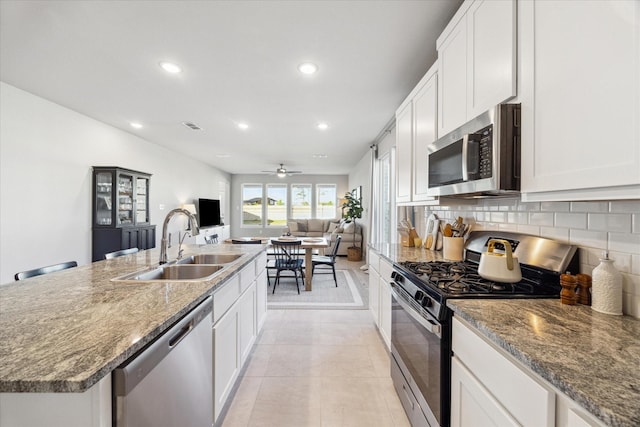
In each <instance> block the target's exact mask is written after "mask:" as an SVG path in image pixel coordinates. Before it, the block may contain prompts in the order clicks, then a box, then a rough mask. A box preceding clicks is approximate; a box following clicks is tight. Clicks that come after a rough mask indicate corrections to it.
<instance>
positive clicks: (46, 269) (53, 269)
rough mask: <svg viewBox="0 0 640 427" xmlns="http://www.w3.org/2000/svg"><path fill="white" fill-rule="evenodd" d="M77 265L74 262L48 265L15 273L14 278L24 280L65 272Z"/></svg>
mask: <svg viewBox="0 0 640 427" xmlns="http://www.w3.org/2000/svg"><path fill="white" fill-rule="evenodd" d="M77 266H78V263H77V262H76V261H67V262H62V263H60V264H54V265H48V266H46V267H40V268H36V269H33V270H27V271H21V272H20V273H16V274H15V276H14V278H15V279H16V280H24V279H28V278H29V277H34V276H40V275H43V274H48V273H53V272H56V271H60V270H66V269H67V268H72V267H77Z"/></svg>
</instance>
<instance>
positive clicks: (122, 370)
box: [113, 297, 213, 396]
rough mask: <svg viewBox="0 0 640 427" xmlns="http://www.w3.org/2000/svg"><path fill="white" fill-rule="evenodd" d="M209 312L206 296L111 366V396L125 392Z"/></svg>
mask: <svg viewBox="0 0 640 427" xmlns="http://www.w3.org/2000/svg"><path fill="white" fill-rule="evenodd" d="M212 311H213V299H212V298H211V297H207V298H206V299H205V300H204V301H203V302H202V303H201V304H200V305H198V306H197V307H196V308H194V309H193V310H191V311H190V312H189V313H188V314H187V315H186V316H184V317H183V318H182V319H180V320H179V321H178V322H177V323H176V324H175V325H173V326H172V327H171V328H170V329H169V330H168V331H165V332H164V333H163V334H162V335H161V336H160V337H158V338H157V339H156V340H155V341H153V342H152V343H151V344H150V345H148V346H147V347H145V348H144V349H142V350H141V351H140V352H139V353H138V354H136V355H135V356H133V357H132V358H130V359H129V360H127V361H126V362H124V363H123V364H122V365H120V366H118V367H117V368H116V369H114V371H113V392H114V394H115V396H126V395H127V394H129V393H130V392H131V390H133V389H134V388H135V387H136V385H138V384H139V383H140V382H141V381H142V380H143V379H144V377H146V376H147V375H148V374H149V373H150V372H151V371H152V370H153V368H154V367H156V366H157V365H158V364H159V363H160V362H161V361H162V359H164V358H165V357H166V356H167V355H168V354H169V353H170V352H171V351H172V350H173V349H174V348H176V347H177V345H178V344H179V343H180V341H182V340H183V339H184V338H186V337H187V336H188V335H189V333H190V332H191V331H193V329H194V328H195V327H196V326H197V325H198V324H199V323H200V322H201V321H202V320H203V319H204V318H205V317H206V316H210V315H211V312H212Z"/></svg>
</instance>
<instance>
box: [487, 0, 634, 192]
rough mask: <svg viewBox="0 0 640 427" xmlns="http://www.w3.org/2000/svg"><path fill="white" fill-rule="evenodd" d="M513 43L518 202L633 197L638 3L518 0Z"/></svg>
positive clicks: (632, 0) (630, 0)
mask: <svg viewBox="0 0 640 427" xmlns="http://www.w3.org/2000/svg"><path fill="white" fill-rule="evenodd" d="M496 3H500V2H496ZM519 39H520V46H519V49H520V56H521V58H520V61H521V62H520V65H521V70H520V100H521V102H522V185H521V190H522V193H523V194H522V198H523V200H525V201H535V200H610V199H629V198H636V199H637V198H639V197H640V2H638V1H634V0H629V1H615V2H612V1H607V0H602V1H595V0H594V1H588V2H574V1H554V2H546V1H535V2H532V1H523V2H520V3H519Z"/></svg>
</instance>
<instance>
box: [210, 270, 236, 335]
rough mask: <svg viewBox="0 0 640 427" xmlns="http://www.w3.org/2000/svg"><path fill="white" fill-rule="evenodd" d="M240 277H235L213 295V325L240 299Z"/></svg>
mask: <svg viewBox="0 0 640 427" xmlns="http://www.w3.org/2000/svg"><path fill="white" fill-rule="evenodd" d="M240 293H241V292H240V275H237V274H236V275H235V276H233V277H232V278H231V279H229V281H228V282H227V283H225V284H223V285H222V287H220V289H217V290H216V291H215V292H214V293H213V323H216V322H217V321H218V320H220V318H221V317H222V316H224V314H225V313H226V312H227V311H228V310H229V308H231V306H233V304H234V303H235V302H236V301H237V300H238V298H240Z"/></svg>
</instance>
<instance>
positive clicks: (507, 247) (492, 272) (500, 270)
mask: <svg viewBox="0 0 640 427" xmlns="http://www.w3.org/2000/svg"><path fill="white" fill-rule="evenodd" d="M496 243H502V244H503V245H504V252H505V253H504V254H501V253H496V252H494V251H493V250H494V248H495V244H496ZM478 274H479V275H480V277H482V278H484V279H487V280H493V281H494V282H501V283H517V282H519V281H520V280H522V272H521V271H520V263H519V262H518V258H517V257H514V256H513V253H512V251H511V244H510V243H509V242H508V241H506V240H502V239H490V240H489V242H488V243H487V252H484V253H483V254H482V255H481V256H480V265H479V266H478Z"/></svg>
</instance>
